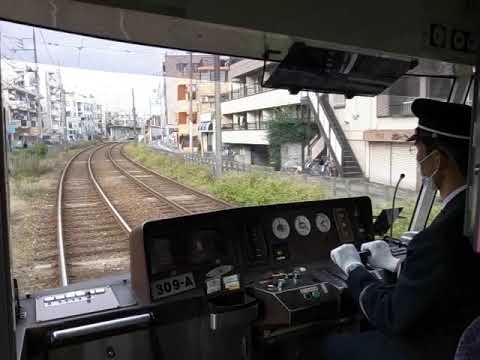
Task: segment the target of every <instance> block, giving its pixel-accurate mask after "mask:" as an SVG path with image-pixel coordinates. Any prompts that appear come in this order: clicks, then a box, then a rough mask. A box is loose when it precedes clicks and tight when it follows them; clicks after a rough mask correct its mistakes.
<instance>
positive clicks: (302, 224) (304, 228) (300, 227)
mask: <svg viewBox="0 0 480 360" xmlns="http://www.w3.org/2000/svg"><path fill="white" fill-rule="evenodd" d="M295 230H297V232H298V233H299V234H300V235H302V236H307V235H308V234H310V231H311V230H312V225H311V224H310V220H308V218H307V217H306V216H303V215H300V216H297V217H296V218H295Z"/></svg>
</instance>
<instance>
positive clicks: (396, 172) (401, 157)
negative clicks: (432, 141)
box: [392, 144, 417, 190]
mask: <svg viewBox="0 0 480 360" xmlns="http://www.w3.org/2000/svg"><path fill="white" fill-rule="evenodd" d="M411 149H412V150H413V151H411ZM415 151H416V149H415V146H413V145H412V144H392V185H395V184H396V182H397V180H398V178H399V177H400V174H402V173H403V174H405V178H404V179H403V180H402V182H401V185H400V187H401V188H405V189H411V190H415V189H416V187H417V160H416V158H415V156H416V152H415Z"/></svg>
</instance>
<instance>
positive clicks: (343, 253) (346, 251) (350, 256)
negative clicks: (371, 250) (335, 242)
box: [330, 244, 363, 275]
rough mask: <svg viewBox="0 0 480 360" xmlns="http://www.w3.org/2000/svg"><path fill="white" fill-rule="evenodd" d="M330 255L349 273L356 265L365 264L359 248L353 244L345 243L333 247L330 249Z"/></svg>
mask: <svg viewBox="0 0 480 360" xmlns="http://www.w3.org/2000/svg"><path fill="white" fill-rule="evenodd" d="M330 257H331V258H332V261H333V262H334V263H335V264H337V265H338V267H339V268H340V269H342V271H343V272H344V273H345V274H347V275H348V273H349V272H350V271H351V270H353V269H354V268H355V267H357V266H362V265H363V264H362V261H361V260H360V255H359V254H358V251H357V249H356V248H355V246H353V245H352V244H344V245H341V246H339V247H337V248H335V249H333V250H332V251H330Z"/></svg>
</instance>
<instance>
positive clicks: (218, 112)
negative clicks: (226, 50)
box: [214, 55, 223, 177]
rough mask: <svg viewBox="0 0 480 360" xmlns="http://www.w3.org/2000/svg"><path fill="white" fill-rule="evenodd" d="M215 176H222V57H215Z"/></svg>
mask: <svg viewBox="0 0 480 360" xmlns="http://www.w3.org/2000/svg"><path fill="white" fill-rule="evenodd" d="M214 67H215V164H216V166H215V176H217V177H219V176H222V170H223V161H222V107H221V104H220V100H221V99H220V55H215V58H214Z"/></svg>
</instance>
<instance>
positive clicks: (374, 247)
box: [361, 240, 400, 273]
mask: <svg viewBox="0 0 480 360" xmlns="http://www.w3.org/2000/svg"><path fill="white" fill-rule="evenodd" d="M361 250H362V251H366V250H368V251H370V256H369V257H368V264H369V265H371V266H372V267H376V268H381V269H385V270H388V271H391V272H394V273H396V272H397V269H398V265H399V264H400V259H397V258H396V257H394V256H393V255H392V252H391V251H390V246H388V244H387V243H386V242H385V241H383V240H375V241H370V242H368V243H365V244H362V246H361Z"/></svg>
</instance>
